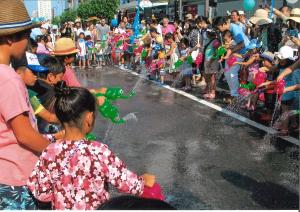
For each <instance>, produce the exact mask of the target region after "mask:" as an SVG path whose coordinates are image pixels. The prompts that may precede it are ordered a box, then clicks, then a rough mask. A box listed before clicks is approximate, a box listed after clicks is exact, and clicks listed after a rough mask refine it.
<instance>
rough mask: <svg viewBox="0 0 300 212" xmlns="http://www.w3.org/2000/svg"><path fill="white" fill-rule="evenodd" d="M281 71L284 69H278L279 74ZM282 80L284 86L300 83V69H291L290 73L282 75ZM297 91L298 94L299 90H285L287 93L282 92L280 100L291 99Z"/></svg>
mask: <svg viewBox="0 0 300 212" xmlns="http://www.w3.org/2000/svg"><path fill="white" fill-rule="evenodd" d="M283 71H284V69H280V74H281V73H282V72H283ZM284 81H285V87H290V86H293V85H296V84H299V83H300V69H296V70H294V71H293V73H292V74H289V75H287V76H286V77H284ZM297 93H298V94H299V92H295V91H291V92H287V93H285V94H283V96H282V100H283V101H287V100H291V99H293V98H295V97H296V96H295V95H297Z"/></svg>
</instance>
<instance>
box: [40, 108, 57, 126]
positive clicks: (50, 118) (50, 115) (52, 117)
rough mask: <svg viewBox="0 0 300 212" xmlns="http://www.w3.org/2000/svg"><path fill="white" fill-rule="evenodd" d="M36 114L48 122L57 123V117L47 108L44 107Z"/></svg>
mask: <svg viewBox="0 0 300 212" xmlns="http://www.w3.org/2000/svg"><path fill="white" fill-rule="evenodd" d="M37 116H39V117H40V118H42V119H43V120H45V121H47V122H49V123H55V124H59V120H58V119H57V117H56V115H55V114H54V113H50V112H49V111H48V110H47V109H44V110H42V111H41V112H39V113H38V114H37Z"/></svg>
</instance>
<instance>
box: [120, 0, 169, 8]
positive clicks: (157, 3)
mask: <svg viewBox="0 0 300 212" xmlns="http://www.w3.org/2000/svg"><path fill="white" fill-rule="evenodd" d="M151 5H152V6H151V7H159V6H166V5H168V1H167V0H158V1H152V4H151ZM134 8H136V1H132V2H129V3H127V4H122V5H120V6H119V10H128V9H134Z"/></svg>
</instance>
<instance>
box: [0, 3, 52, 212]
mask: <svg viewBox="0 0 300 212" xmlns="http://www.w3.org/2000/svg"><path fill="white" fill-rule="evenodd" d="M16 8H17V9H18V13H15V12H8V11H16ZM28 20H29V21H28ZM0 22H1V28H0V55H1V57H0V90H1V91H2V92H1V94H0V125H1V129H0V137H1V145H0V167H1V175H0V191H1V192H0V199H1V209H6V210H25V209H31V210H32V209H35V202H34V200H33V199H32V198H31V195H30V194H29V192H28V190H27V187H26V181H27V179H28V177H29V175H30V173H31V172H32V169H33V167H34V165H35V164H36V162H37V159H38V157H37V156H36V155H37V153H39V152H42V151H43V150H44V149H45V148H46V147H47V146H48V144H49V143H50V142H49V141H48V140H47V139H45V138H44V137H43V136H42V135H40V134H39V133H38V132H37V130H36V124H35V121H34V120H35V118H34V114H33V111H32V108H31V106H30V102H29V97H28V92H27V90H26V87H25V84H24V82H23V81H22V79H21V78H20V76H19V75H18V74H17V73H16V72H15V71H14V69H13V68H11V67H10V66H9V65H10V62H11V59H21V57H22V56H23V55H24V53H25V50H26V47H27V43H28V39H29V37H30V32H31V30H30V29H32V28H35V27H36V26H35V25H34V24H32V22H31V21H30V17H29V15H28V13H27V11H26V8H25V5H24V3H23V1H19V0H11V1H9V4H8V3H7V2H6V1H0ZM20 23H21V24H20Z"/></svg>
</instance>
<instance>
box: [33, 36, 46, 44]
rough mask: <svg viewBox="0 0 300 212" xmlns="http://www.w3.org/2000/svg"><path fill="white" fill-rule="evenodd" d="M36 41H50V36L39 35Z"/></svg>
mask: <svg viewBox="0 0 300 212" xmlns="http://www.w3.org/2000/svg"><path fill="white" fill-rule="evenodd" d="M36 41H37V42H38V43H39V42H41V41H44V42H45V43H47V42H48V36H47V35H38V36H37V37H36Z"/></svg>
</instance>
